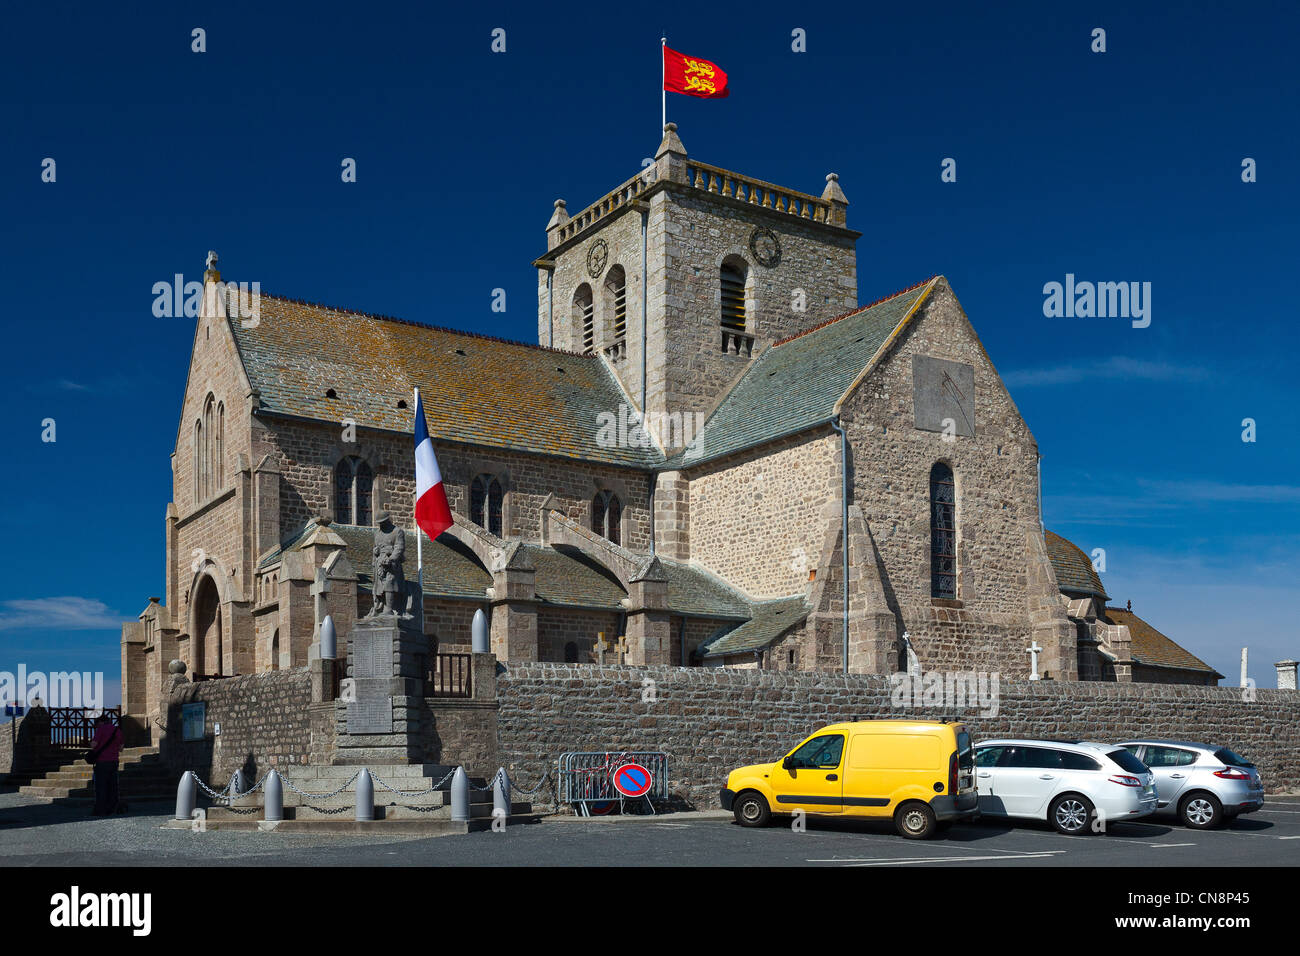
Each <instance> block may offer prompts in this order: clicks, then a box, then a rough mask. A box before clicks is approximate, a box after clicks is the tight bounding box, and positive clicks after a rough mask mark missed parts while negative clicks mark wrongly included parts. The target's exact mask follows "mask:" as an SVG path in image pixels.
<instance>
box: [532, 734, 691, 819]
mask: <svg viewBox="0 0 1300 956" xmlns="http://www.w3.org/2000/svg"><path fill="white" fill-rule="evenodd" d="M626 763H635V764H640V765H641V766H642V767H645V768H646V770H648V771H650V776H651V779H652V782H651V786H650V790H649V791H648V792H647V793H646V794H645V796H644V797H643V798H639V799H638V802H639V800H640V799H643V800H645V801H646V802H647V803H648V804H649V806H650V809H651V812H653V811H654V802H655V801H656V800H660V801H663V800H667V799H668V755H667V754H666V753H663V752H662V751H648V750H624V751H612V750H603V751H569V752H566V753H562V754H560V760H559V774H558V777H559V786H558V797H557V799H558V801H559V802H560V803H562V804H563V803H567V804H569V805H570V806H572V807H573V808H574V810H575V812H577V813H578V815H579V816H584V817H589V816H593V815H599V814H603V813H609V812H611V811H612V810H613V808H614V805H615V804H617V805H618V808H619V810H620V811H621V810H623V809H624V807H625V806H626V804H627V802H628V801H629V800H630V799H633V798H629V797H625V796H623V794H621V793H619V791H618V790H617V789H616V788H615V787H614V779H613V774H614V771H615V770H617V769H618V768H619V767H620V766H622V765H623V764H626Z"/></svg>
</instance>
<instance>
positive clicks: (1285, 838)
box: [1278, 836, 1300, 840]
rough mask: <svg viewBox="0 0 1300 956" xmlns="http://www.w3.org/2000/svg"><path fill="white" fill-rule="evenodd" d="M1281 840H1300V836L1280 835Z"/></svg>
mask: <svg viewBox="0 0 1300 956" xmlns="http://www.w3.org/2000/svg"><path fill="white" fill-rule="evenodd" d="M1278 839H1279V840H1300V836H1289V837H1278Z"/></svg>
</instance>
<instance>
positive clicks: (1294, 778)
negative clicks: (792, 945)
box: [489, 663, 1300, 809]
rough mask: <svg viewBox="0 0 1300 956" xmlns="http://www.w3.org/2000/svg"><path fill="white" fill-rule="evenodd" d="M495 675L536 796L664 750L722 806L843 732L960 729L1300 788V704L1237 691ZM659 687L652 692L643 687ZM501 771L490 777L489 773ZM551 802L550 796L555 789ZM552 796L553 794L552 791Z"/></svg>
mask: <svg viewBox="0 0 1300 956" xmlns="http://www.w3.org/2000/svg"><path fill="white" fill-rule="evenodd" d="M502 666H503V671H502V672H501V673H500V674H499V675H498V677H497V699H498V702H499V710H498V714H497V721H498V744H499V751H500V757H501V760H502V761H503V762H504V764H505V766H506V767H508V768H509V769H510V770H511V773H512V775H513V776H514V777H516V778H517V779H518V780H519V782H520V783H521V784H522V785H524V786H530V787H531V786H532V785H533V783H534V781H537V780H539V779H540V778H541V776H542V774H543V773H545V772H546V771H547V770H548V769H549V770H550V771H551V773H552V775H553V774H554V772H555V765H556V760H557V758H558V757H559V755H560V754H561V753H563V752H564V751H572V750H597V751H599V750H614V751H618V750H662V751H665V752H666V753H667V754H668V767H669V779H670V789H671V790H672V791H673V792H674V793H675V794H677V795H678V796H679V797H680V798H681V799H682V800H683V801H684V802H686V803H687V804H689V805H691V806H694V807H697V808H699V809H714V808H717V807H718V790H719V789H720V788H721V786H722V784H723V782H724V781H725V779H726V776H727V773H728V772H729V771H731V770H733V769H735V768H736V767H740V766H744V765H745V764H752V763H761V762H767V761H771V760H774V759H776V758H777V757H779V756H780V755H781V754H783V753H785V752H786V751H787V750H788V749H789V748H790V747H792V746H793V745H794V744H796V743H798V742H799V740H801V739H802V738H803V737H804V736H806V735H807V734H809V733H811V732H812V731H814V730H816V729H817V728H818V727H821V726H823V725H825V724H830V723H835V722H837V721H842V720H852V719H871V718H888V717H919V718H926V719H939V718H941V717H950V718H952V717H960V718H961V719H962V720H964V721H965V722H966V724H967V725H968V726H969V728H970V730H971V735H972V737H973V738H974V739H975V740H979V739H981V738H988V737H995V736H1014V737H1059V738H1086V739H1090V740H1101V741H1117V740H1121V739H1124V738H1126V737H1136V736H1148V737H1172V738H1183V739H1197V740H1205V741H1208V742H1213V743H1216V744H1221V745H1223V746H1227V747H1231V748H1232V749H1233V750H1236V751H1237V752H1239V753H1241V754H1243V755H1244V756H1246V757H1247V758H1248V759H1250V760H1252V761H1254V762H1255V764H1256V765H1257V766H1258V767H1259V769H1260V773H1261V774H1262V775H1263V778H1264V783H1265V787H1266V788H1267V790H1268V791H1270V792H1279V791H1290V790H1297V789H1300V761H1298V760H1297V759H1296V758H1297V756H1300V693H1297V692H1295V691H1289V690H1257V691H1255V700H1254V701H1251V702H1247V701H1245V700H1243V696H1242V690H1241V689H1240V688H1235V687H1196V686H1187V685H1182V686H1179V685H1162V684H1131V683H1127V684H1120V683H1100V682H1056V681H1023V682H1014V683H1011V682H1004V683H1001V685H1000V687H999V691H1000V694H999V700H998V713H997V715H996V716H981V714H980V712H979V708H978V707H975V706H971V707H967V708H965V709H963V710H962V711H961V712H960V713H958V712H956V711H955V710H954V709H948V710H945V709H943V708H938V707H932V708H916V707H912V708H895V707H894V706H892V704H891V687H890V683H889V679H888V678H886V677H881V676H874V675H856V674H854V675H843V674H828V673H809V672H789V671H785V672H777V671H758V670H737V669H726V670H722V669H706V668H676V667H615V666H595V665H586V666H583V665H571V664H542V663H507V664H504V665H502ZM647 680H648V681H651V682H653V683H652V684H647V683H646V681H647ZM489 772H490V771H489ZM547 789H548V790H550V788H549V787H548V788H547ZM551 792H553V791H551Z"/></svg>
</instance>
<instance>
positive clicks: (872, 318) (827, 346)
mask: <svg viewBox="0 0 1300 956" xmlns="http://www.w3.org/2000/svg"><path fill="white" fill-rule="evenodd" d="M937 278H938V277H933V278H930V279H927V280H925V281H924V282H921V283H919V284H917V285H914V286H912V287H911V288H909V289H904V290H903V291H901V292H896V293H894V294H893V295H892V296H889V297H887V298H885V299H881V300H880V301H878V302H874V303H872V304H871V305H867V306H863V307H862V308H860V309H855V310H854V311H852V312H849V313H846V314H845V315H843V316H840V317H839V318H836V319H832V320H830V321H829V322H824V323H822V324H821V325H819V326H816V327H814V328H812V329H809V330H808V331H806V332H801V333H799V334H798V335H795V336H792V337H790V338H788V339H782V340H781V341H778V342H776V343H775V344H774V345H773V346H772V347H771V348H769V349H767V351H765V352H763V354H762V355H761V356H759V358H757V359H755V360H754V362H753V363H752V364H751V365H750V367H749V370H748V371H747V372H746V373H745V375H744V376H743V377H742V378H741V379H740V381H739V382H737V383H736V385H735V386H734V387H733V388H732V389H731V391H730V392H729V393H728V394H727V396H726V398H724V399H723V400H722V402H721V403H720V404H719V405H718V407H717V408H716V409H715V410H714V411H713V414H711V415H710V416H709V418H708V420H707V421H706V422H705V423H704V427H703V428H701V429H700V432H699V434H698V435H697V436H696V438H695V440H694V441H693V442H692V443H691V445H690V446H689V447H688V448H686V449H685V450H684V451H682V452H680V453H678V454H677V455H676V456H674V457H673V458H672V459H670V460H669V462H668V466H669V467H673V468H684V467H689V466H691V465H695V464H699V463H701V462H704V461H708V460H710V459H712V458H717V457H720V456H722V455H728V454H731V453H733V452H737V451H741V450H743V449H746V448H751V447H753V446H755V445H761V444H763V443H765V442H769V441H772V440H774V439H777V438H781V437H782V436H785V435H791V434H794V433H796V432H800V431H803V430H805V429H807V428H811V427H812V426H814V425H818V424H822V423H824V422H826V421H828V420H829V419H830V417H831V415H832V414H833V412H834V408H835V403H836V402H838V401H839V400H840V398H841V397H842V396H843V395H844V393H845V392H846V391H847V390H848V388H849V386H850V385H852V384H853V381H854V379H856V378H857V377H858V375H859V374H860V373H861V372H862V370H863V369H864V368H866V366H867V363H868V362H870V361H871V357H872V356H873V355H875V354H876V351H877V350H878V349H879V348H880V346H881V345H883V344H884V342H885V341H886V340H887V339H888V338H889V336H890V334H891V333H892V332H893V331H894V330H895V329H896V328H898V326H899V325H900V324H901V323H902V321H903V320H904V319H905V318H906V317H907V316H908V313H909V312H910V311H911V309H912V307H913V306H914V305H916V303H917V302H918V301H919V300H920V299H921V297H922V296H924V295H925V294H926V292H927V291H928V290H929V289H930V287H931V285H932V283H933V282H935V281H936V279H937Z"/></svg>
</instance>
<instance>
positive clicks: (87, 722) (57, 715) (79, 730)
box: [49, 707, 122, 750]
mask: <svg viewBox="0 0 1300 956" xmlns="http://www.w3.org/2000/svg"><path fill="white" fill-rule="evenodd" d="M49 713H50V746H51V747H57V748H58V749H60V750H86V749H87V748H89V747H90V744H91V741H92V740H93V739H94V737H95V718H96V717H98V716H99V715H100V714H101V713H104V714H108V716H109V718H110V719H111V720H112V721H113V723H114V725H116V726H118V727H121V726H122V708H120V707H106V708H96V707H51V708H49Z"/></svg>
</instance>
